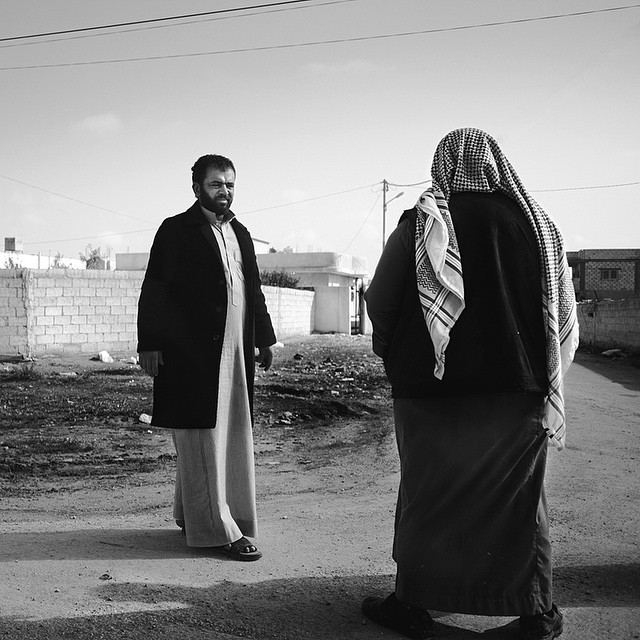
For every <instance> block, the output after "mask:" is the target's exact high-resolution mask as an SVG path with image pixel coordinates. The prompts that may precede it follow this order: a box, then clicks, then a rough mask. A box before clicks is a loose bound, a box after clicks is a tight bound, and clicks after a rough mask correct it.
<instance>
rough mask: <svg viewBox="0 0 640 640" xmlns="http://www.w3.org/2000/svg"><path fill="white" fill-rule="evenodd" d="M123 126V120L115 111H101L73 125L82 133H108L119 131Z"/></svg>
mask: <svg viewBox="0 0 640 640" xmlns="http://www.w3.org/2000/svg"><path fill="white" fill-rule="evenodd" d="M122 126H123V125H122V121H121V120H120V118H119V117H118V116H117V115H115V114H114V113H101V114H97V115H92V116H87V117H86V118H83V119H82V120H80V122H77V123H76V124H74V125H73V129H74V130H75V131H79V132H81V133H91V134H95V135H108V134H112V133H117V132H118V131H120V130H121V129H122Z"/></svg>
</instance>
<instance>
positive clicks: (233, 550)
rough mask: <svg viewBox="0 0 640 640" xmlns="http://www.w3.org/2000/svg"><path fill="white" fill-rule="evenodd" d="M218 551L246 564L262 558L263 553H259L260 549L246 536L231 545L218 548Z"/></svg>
mask: <svg viewBox="0 0 640 640" xmlns="http://www.w3.org/2000/svg"><path fill="white" fill-rule="evenodd" d="M216 550H218V551H220V552H221V553H224V554H225V555H226V556H229V557H230V558H233V559H234V560H243V561H245V562H249V561H251V560H259V559H260V558H262V552H260V551H258V548H257V547H256V546H255V545H254V544H253V543H252V542H250V541H249V540H247V538H245V537H244V536H243V537H242V538H240V540H236V541H235V542H231V543H230V544H225V545H223V546H222V547H216Z"/></svg>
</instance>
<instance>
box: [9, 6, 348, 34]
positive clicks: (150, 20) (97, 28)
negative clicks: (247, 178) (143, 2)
mask: <svg viewBox="0 0 640 640" xmlns="http://www.w3.org/2000/svg"><path fill="white" fill-rule="evenodd" d="M312 1H313V0H283V1H282V2H267V3H264V4H254V5H247V6H244V7H234V8H231V9H217V10H215V11H202V12H200V13H185V14H182V15H177V16H164V17H162V18H148V19H146V20H132V21H130V22H116V23H112V24H103V25H95V26H92V27H79V28H77V29H63V30H61V31H47V32H43V33H31V34H29V35H24V36H8V37H6V38H0V42H15V41H17V40H30V39H33V38H46V37H48V36H61V35H69V34H72V33H87V32H90V31H100V30H102V29H117V28H118V27H132V26H135V25H142V24H157V23H159V22H168V21H170V20H182V19H186V18H203V17H205V16H214V15H222V14H229V13H238V12H240V11H251V10H253V9H265V8H270V7H281V6H283V5H292V4H302V3H305V2H312ZM342 1H343V2H346V1H349V0H342Z"/></svg>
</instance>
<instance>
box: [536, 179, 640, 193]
mask: <svg viewBox="0 0 640 640" xmlns="http://www.w3.org/2000/svg"><path fill="white" fill-rule="evenodd" d="M638 184H640V180H639V181H637V182H620V183H618V184H595V185H591V186H587V187H560V188H558V189H530V190H529V191H530V192H531V193H551V192H554V191H585V190H587V189H613V188H615V187H634V186H635V185H638Z"/></svg>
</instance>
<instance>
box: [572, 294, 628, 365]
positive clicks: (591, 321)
mask: <svg viewBox="0 0 640 640" xmlns="http://www.w3.org/2000/svg"><path fill="white" fill-rule="evenodd" d="M578 322H579V324H580V344H581V345H582V346H585V347H590V348H594V349H602V350H605V349H615V348H617V349H625V350H628V351H631V352H634V353H637V352H640V299H639V298H634V299H627V300H617V301H614V302H585V303H581V304H578Z"/></svg>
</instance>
